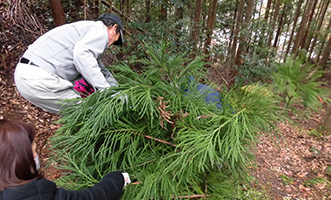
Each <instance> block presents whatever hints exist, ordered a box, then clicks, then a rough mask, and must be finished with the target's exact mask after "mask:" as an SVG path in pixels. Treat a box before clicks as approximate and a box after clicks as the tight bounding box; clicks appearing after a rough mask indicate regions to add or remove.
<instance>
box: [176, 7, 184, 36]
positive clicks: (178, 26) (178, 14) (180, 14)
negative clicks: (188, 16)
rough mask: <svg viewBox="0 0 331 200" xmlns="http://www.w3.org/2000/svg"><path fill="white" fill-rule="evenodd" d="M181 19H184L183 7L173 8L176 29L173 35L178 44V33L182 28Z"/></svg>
mask: <svg viewBox="0 0 331 200" xmlns="http://www.w3.org/2000/svg"><path fill="white" fill-rule="evenodd" d="M183 17H184V7H183V6H177V7H176V8H175V18H176V22H177V23H176V28H175V30H174V32H175V35H176V38H175V40H176V42H179V38H180V36H181V35H180V33H181V31H180V30H181V29H182V27H183V21H182V19H183Z"/></svg>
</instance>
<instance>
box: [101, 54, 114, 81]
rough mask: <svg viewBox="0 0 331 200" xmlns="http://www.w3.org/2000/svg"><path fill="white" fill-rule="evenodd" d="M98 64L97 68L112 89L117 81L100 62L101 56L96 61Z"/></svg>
mask: <svg viewBox="0 0 331 200" xmlns="http://www.w3.org/2000/svg"><path fill="white" fill-rule="evenodd" d="M98 64H99V67H100V69H101V73H102V74H103V76H104V77H105V78H106V80H107V82H108V83H109V85H110V86H111V87H113V86H116V87H117V86H118V83H117V80H116V79H115V78H114V77H113V75H112V74H111V72H110V71H109V70H108V69H107V68H106V67H105V65H104V64H103V62H102V56H100V58H99V59H98Z"/></svg>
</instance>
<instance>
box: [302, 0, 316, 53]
mask: <svg viewBox="0 0 331 200" xmlns="http://www.w3.org/2000/svg"><path fill="white" fill-rule="evenodd" d="M317 2H318V0H315V2H314V5H313V8H312V9H311V13H310V16H309V19H308V24H307V27H306V30H305V32H304V34H303V36H302V40H301V43H300V48H301V49H304V48H306V43H308V42H307V39H308V38H307V37H308V33H309V32H310V30H311V28H310V25H311V22H312V20H313V16H314V13H315V8H316V5H317ZM306 49H307V50H308V48H306Z"/></svg>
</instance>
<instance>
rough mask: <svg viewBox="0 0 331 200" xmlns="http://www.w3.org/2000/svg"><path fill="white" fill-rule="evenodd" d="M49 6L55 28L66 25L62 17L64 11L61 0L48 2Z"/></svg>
mask: <svg viewBox="0 0 331 200" xmlns="http://www.w3.org/2000/svg"><path fill="white" fill-rule="evenodd" d="M49 4H50V7H51V10H52V16H53V19H54V24H55V26H61V25H63V24H65V23H66V18H65V16H64V10H63V6H62V2H61V0H49Z"/></svg>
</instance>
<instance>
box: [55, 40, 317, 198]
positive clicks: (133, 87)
mask: <svg viewBox="0 0 331 200" xmlns="http://www.w3.org/2000/svg"><path fill="white" fill-rule="evenodd" d="M167 46H168V44H165V43H164V42H162V43H161V45H160V46H150V45H148V44H146V48H147V54H148V55H149V58H146V59H144V60H139V62H140V63H141V65H143V66H144V70H143V71H142V72H141V73H140V74H138V73H136V72H134V71H132V70H131V69H130V67H129V66H127V65H125V64H122V65H118V66H112V68H111V70H112V71H113V74H114V76H115V77H116V79H117V80H118V81H119V83H120V86H119V87H116V88H110V89H108V90H105V91H102V92H100V91H97V92H95V93H94V94H92V95H90V96H88V97H87V98H85V99H75V100H71V101H68V102H67V103H68V104H71V106H68V107H67V108H66V109H65V110H63V112H62V113H61V119H60V120H59V123H61V128H60V129H59V130H58V132H57V133H56V134H55V135H54V136H53V137H52V138H51V140H52V146H53V148H54V150H55V151H56V152H57V154H56V155H61V157H60V158H56V159H57V162H58V163H59V164H60V166H61V167H62V169H65V170H67V171H69V173H68V174H67V175H65V176H63V177H61V178H60V179H58V180H57V183H58V184H59V185H60V186H63V187H66V188H68V189H81V188H84V187H90V186H92V185H93V184H95V183H97V182H98V181H99V180H100V179H101V178H102V177H103V176H104V175H105V174H106V173H108V172H110V171H115V170H118V171H122V172H128V173H129V174H130V176H131V179H132V181H133V182H134V183H135V184H131V185H129V186H127V188H126V191H125V193H124V196H123V199H139V200H140V199H155V198H161V199H182V198H193V197H206V198H208V199H224V198H241V197H240V196H238V195H239V194H238V193H237V192H236V191H234V190H235V189H236V187H235V185H238V180H244V179H245V178H247V177H248V176H247V172H248V170H247V169H248V167H250V166H252V165H253V164H254V162H253V156H252V153H251V149H252V148H254V144H255V142H256V141H257V139H258V133H259V132H260V131H262V130H264V131H267V132H272V131H273V130H275V123H276V122H278V121H279V120H282V119H284V116H285V115H283V114H284V112H285V111H287V110H288V108H284V107H281V106H280V105H282V104H281V101H280V98H279V97H280V95H279V94H280V88H279V87H275V86H273V87H271V86H270V87H269V86H264V85H259V84H254V85H249V86H245V87H241V88H234V89H232V90H230V91H227V90H223V91H222V93H220V94H218V93H217V92H216V91H215V90H213V89H212V87H213V86H214V85H213V84H212V83H208V85H209V86H206V85H201V84H199V83H198V81H197V80H205V77H204V75H205V71H204V64H205V63H204V62H202V59H201V58H197V59H195V60H193V61H188V60H186V59H185V58H184V57H185V54H183V55H171V54H170V53H169V52H167ZM287 67H289V66H287ZM284 76H286V75H284ZM291 76H292V77H293V74H291ZM192 77H194V78H192ZM277 78H278V81H277V83H278V84H281V81H280V80H281V79H282V78H281V76H277ZM283 79H284V77H283ZM306 83H307V82H306ZM298 84H300V81H299V82H298ZM201 86H203V87H201ZM298 86H302V85H294V86H293V87H298ZM315 86H316V87H317V89H316V88H314V93H312V95H320V94H322V89H319V87H318V84H317V85H315ZM300 88H301V89H302V90H305V89H309V88H304V87H300ZM272 89H273V90H272ZM287 89H288V94H291V95H292V96H294V97H293V98H292V99H291V100H292V101H293V100H295V99H300V97H299V96H300V95H296V93H293V92H295V90H294V91H292V88H290V86H287ZM290 89H291V90H290ZM273 91H276V92H273ZM289 91H291V93H289ZM299 92H300V91H299ZM114 94H117V95H116V96H114ZM215 94H218V96H217V95H216V97H214V98H215V99H213V100H215V101H208V100H207V99H208V98H209V97H210V96H211V95H214V96H215ZM303 94H304V95H306V94H307V93H306V91H304V92H303ZM283 96H284V95H283ZM283 96H282V97H283ZM286 99H287V100H288V101H290V100H289V99H288V98H286ZM306 100H307V101H314V103H311V102H310V103H308V102H306V103H308V104H306V105H317V103H316V102H315V100H314V98H311V97H310V98H306ZM317 101H318V100H317ZM287 105H291V104H290V103H289V102H288V104H287Z"/></svg>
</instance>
